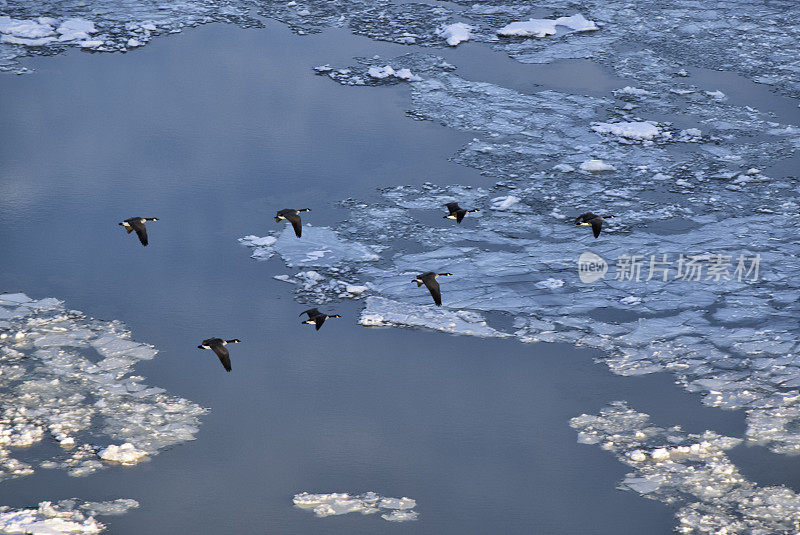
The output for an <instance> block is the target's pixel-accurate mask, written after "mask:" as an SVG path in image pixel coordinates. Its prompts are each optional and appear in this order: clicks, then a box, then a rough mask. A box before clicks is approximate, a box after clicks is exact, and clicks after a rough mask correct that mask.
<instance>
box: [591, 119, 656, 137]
mask: <svg viewBox="0 0 800 535" xmlns="http://www.w3.org/2000/svg"><path fill="white" fill-rule="evenodd" d="M592 130H594V131H595V132H599V133H601V134H614V135H615V136H620V137H624V138H628V139H647V140H651V139H653V138H654V137H656V136H659V135H660V134H661V131H660V130H659V129H658V127H657V126H655V125H654V124H652V123H648V122H644V121H637V122H627V123H625V122H623V123H595V124H593V125H592Z"/></svg>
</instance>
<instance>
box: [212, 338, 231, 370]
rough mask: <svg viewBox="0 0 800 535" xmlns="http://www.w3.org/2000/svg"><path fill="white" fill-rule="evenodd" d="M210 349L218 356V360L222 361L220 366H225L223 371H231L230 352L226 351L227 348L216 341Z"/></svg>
mask: <svg viewBox="0 0 800 535" xmlns="http://www.w3.org/2000/svg"><path fill="white" fill-rule="evenodd" d="M211 349H213V350H214V353H216V354H217V356H218V357H219V361H220V362H221V363H222V367H223V368H225V371H226V372H229V371H231V354H230V353H228V348H227V347H225V346H224V345H222V344H219V343H217V344H214V345H212V346H211Z"/></svg>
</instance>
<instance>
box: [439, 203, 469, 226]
mask: <svg viewBox="0 0 800 535" xmlns="http://www.w3.org/2000/svg"><path fill="white" fill-rule="evenodd" d="M445 206H446V207H447V210H448V212H450V213H449V214H447V215H446V216H444V218H443V219H455V220H456V223H461V221H462V220H463V219H464V216H465V215H467V214H470V213H472V212H477V211H478V209H477V208H475V209H472V210H465V209H464V208H461V207H460V206H459V205H458V203H457V202H449V203H447V204H445Z"/></svg>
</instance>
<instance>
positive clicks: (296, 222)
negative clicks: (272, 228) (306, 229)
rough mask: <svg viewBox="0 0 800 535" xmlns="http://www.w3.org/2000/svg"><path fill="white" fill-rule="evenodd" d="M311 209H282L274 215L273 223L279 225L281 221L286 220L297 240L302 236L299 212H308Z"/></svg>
mask: <svg viewBox="0 0 800 535" xmlns="http://www.w3.org/2000/svg"><path fill="white" fill-rule="evenodd" d="M310 211H311V208H301V209H300V210H295V209H294V208H284V209H283V210H278V213H277V214H275V222H276V223H280V221H281V219H285V220H287V221H288V222H289V223H291V224H292V227H294V233H295V235H296V236H297V237H298V238H299V237H300V236H301V235H302V234H303V222H302V221H301V220H300V212H310Z"/></svg>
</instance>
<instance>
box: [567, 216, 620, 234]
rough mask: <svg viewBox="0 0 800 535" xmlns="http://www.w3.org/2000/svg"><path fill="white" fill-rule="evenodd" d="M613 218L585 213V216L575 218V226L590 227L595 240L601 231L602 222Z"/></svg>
mask: <svg viewBox="0 0 800 535" xmlns="http://www.w3.org/2000/svg"><path fill="white" fill-rule="evenodd" d="M613 218H614V216H613V215H607V216H599V215H595V214H593V213H592V212H586V213H585V214H581V215H579V216H578V217H576V218H575V224H576V225H584V226H591V227H592V232H593V233H594V237H595V239H596V238H597V237H598V236H599V235H600V231H601V230H602V229H603V221H604V220H606V219H613Z"/></svg>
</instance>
